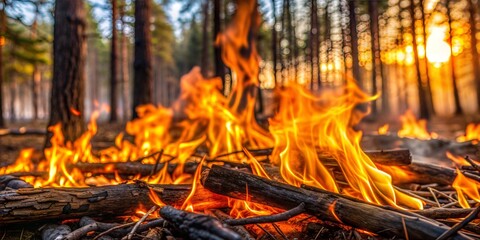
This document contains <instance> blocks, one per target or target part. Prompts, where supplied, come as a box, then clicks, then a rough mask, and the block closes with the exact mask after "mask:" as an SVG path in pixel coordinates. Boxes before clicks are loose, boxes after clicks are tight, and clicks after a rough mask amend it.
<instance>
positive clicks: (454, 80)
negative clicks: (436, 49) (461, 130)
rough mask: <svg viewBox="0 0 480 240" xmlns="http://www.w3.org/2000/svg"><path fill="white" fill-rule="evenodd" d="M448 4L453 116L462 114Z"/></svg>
mask: <svg viewBox="0 0 480 240" xmlns="http://www.w3.org/2000/svg"><path fill="white" fill-rule="evenodd" d="M450 4H451V0H447V3H446V8H447V17H448V29H449V35H450V37H449V38H448V39H449V43H450V71H451V74H452V86H453V99H454V102H455V115H461V114H463V109H462V105H461V104H460V95H459V93H458V86H457V76H456V74H455V70H456V69H455V56H454V55H453V41H452V40H453V28H452V21H453V19H452V14H451V11H450Z"/></svg>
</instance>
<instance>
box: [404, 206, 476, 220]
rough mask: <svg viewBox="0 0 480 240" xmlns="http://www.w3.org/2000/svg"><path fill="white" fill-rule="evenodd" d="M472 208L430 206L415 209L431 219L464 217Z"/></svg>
mask: <svg viewBox="0 0 480 240" xmlns="http://www.w3.org/2000/svg"><path fill="white" fill-rule="evenodd" d="M472 210H473V209H472V208H469V209H464V208H429V209H425V210H417V211H413V212H414V213H417V214H420V215H422V216H424V217H428V218H431V219H447V218H463V217H466V216H467V215H468V214H469V213H471V212H472Z"/></svg>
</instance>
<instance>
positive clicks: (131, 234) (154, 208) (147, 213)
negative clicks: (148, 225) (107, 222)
mask: <svg viewBox="0 0 480 240" xmlns="http://www.w3.org/2000/svg"><path fill="white" fill-rule="evenodd" d="M157 209H158V206H156V205H155V206H153V207H152V208H150V210H148V212H146V213H145V214H143V216H142V218H140V220H138V222H137V223H135V225H134V226H133V228H132V230H131V231H130V232H129V233H128V235H127V236H126V238H122V240H123V239H127V240H130V239H132V237H133V234H135V232H136V231H137V229H138V227H139V226H140V224H142V223H143V222H144V221H145V219H147V217H148V216H150V214H152V213H153V212H154V211H156V210H157Z"/></svg>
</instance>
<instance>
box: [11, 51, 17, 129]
mask: <svg viewBox="0 0 480 240" xmlns="http://www.w3.org/2000/svg"><path fill="white" fill-rule="evenodd" d="M11 60H12V61H13V59H11ZM15 75H16V74H15V73H13V72H12V73H11V74H10V77H11V81H12V82H11V83H10V122H12V123H14V122H15V121H16V120H17V115H16V112H15V101H16V100H17V78H16V76H15Z"/></svg>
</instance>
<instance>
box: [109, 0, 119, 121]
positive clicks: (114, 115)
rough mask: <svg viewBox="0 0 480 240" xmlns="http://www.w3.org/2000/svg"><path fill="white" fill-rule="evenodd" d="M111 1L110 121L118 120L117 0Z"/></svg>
mask: <svg viewBox="0 0 480 240" xmlns="http://www.w3.org/2000/svg"><path fill="white" fill-rule="evenodd" d="M111 2H112V43H111V44H112V45H111V51H110V120H109V121H110V122H111V123H113V122H117V121H118V111H117V99H118V97H117V95H118V94H117V93H118V92H117V91H118V90H117V85H118V84H117V83H118V77H117V76H118V74H117V73H118V47H117V42H118V41H117V29H116V22H117V19H118V11H117V0H111Z"/></svg>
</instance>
